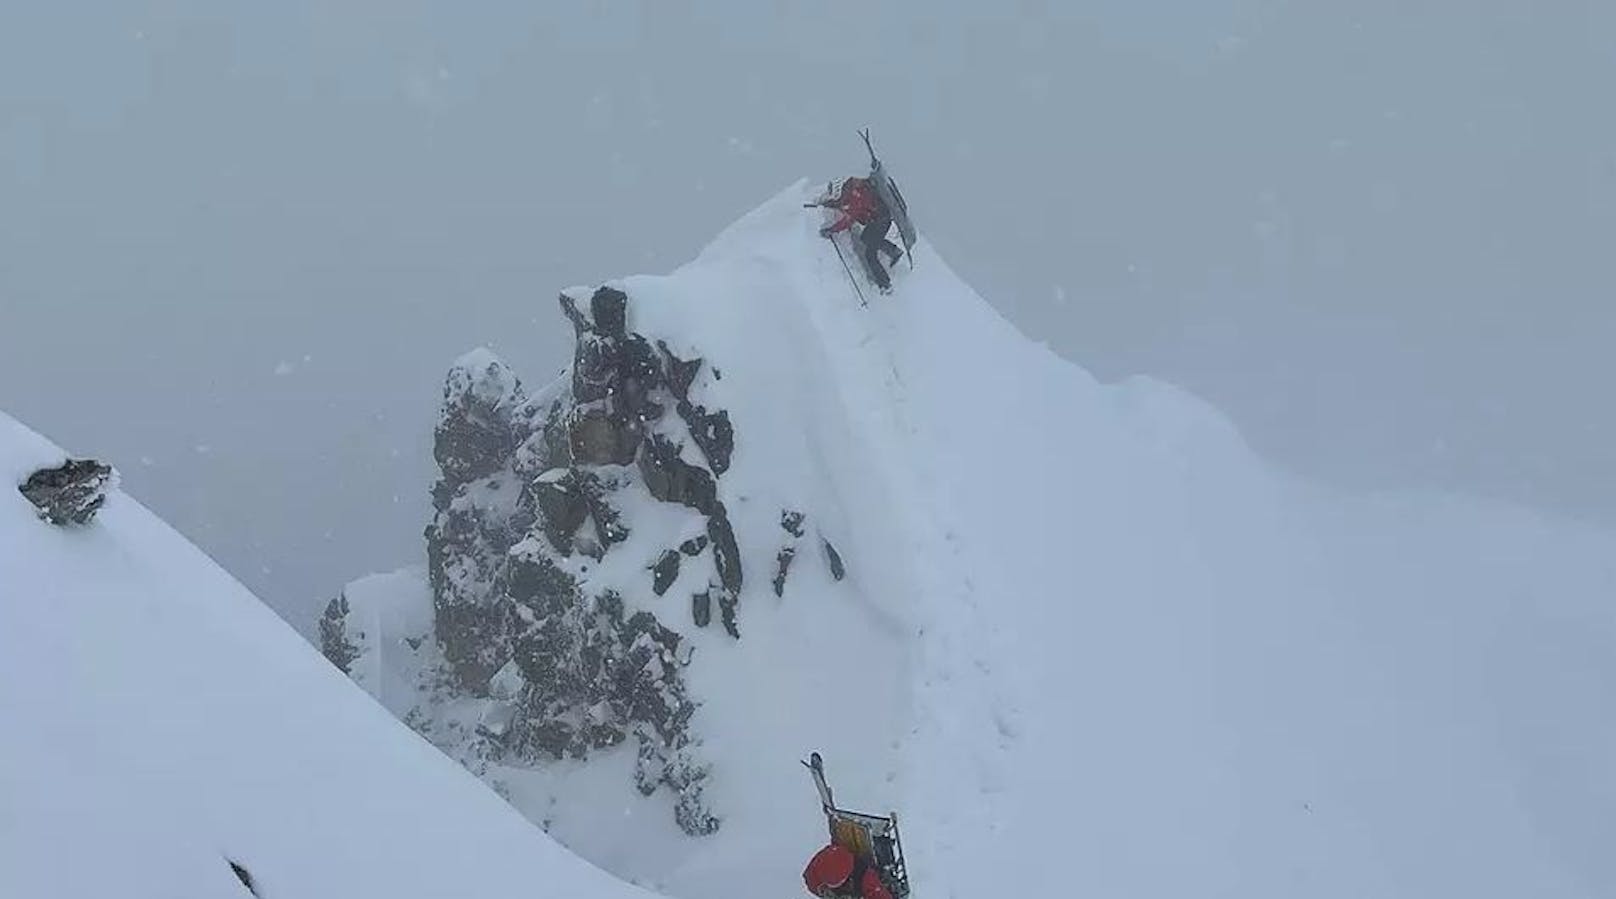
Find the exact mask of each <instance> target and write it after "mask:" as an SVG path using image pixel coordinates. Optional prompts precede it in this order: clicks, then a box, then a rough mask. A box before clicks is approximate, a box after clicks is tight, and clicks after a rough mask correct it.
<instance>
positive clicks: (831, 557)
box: [821, 540, 847, 581]
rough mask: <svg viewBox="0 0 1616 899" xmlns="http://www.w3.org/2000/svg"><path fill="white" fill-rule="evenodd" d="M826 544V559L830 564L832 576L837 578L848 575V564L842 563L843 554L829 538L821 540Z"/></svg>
mask: <svg viewBox="0 0 1616 899" xmlns="http://www.w3.org/2000/svg"><path fill="white" fill-rule="evenodd" d="M821 542H822V543H823V544H824V545H825V561H826V563H827V564H828V565H829V566H830V576H831V577H833V578H835V579H836V580H838V581H839V580H841V579H842V578H844V577H847V566H846V565H844V564H842V554H841V553H839V552H837V551H836V547H835V546H832V545H831V542H830V541H829V540H822V541H821Z"/></svg>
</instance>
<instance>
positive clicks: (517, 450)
mask: <svg viewBox="0 0 1616 899" xmlns="http://www.w3.org/2000/svg"><path fill="white" fill-rule="evenodd" d="M560 305H561V311H562V313H563V314H564V315H565V316H566V317H567V319H568V320H569V321H571V322H572V325H573V328H574V330H575V332H576V336H577V342H576V347H575V351H574V355H573V364H572V369H571V371H570V373H569V375H568V377H566V378H565V379H564V380H563V381H560V382H558V383H557V384H556V385H553V386H552V387H551V388H548V389H547V390H545V391H542V392H541V394H540V395H539V396H536V397H535V396H530V395H529V394H528V393H527V392H526V391H525V390H524V389H523V387H522V385H521V383H520V381H519V380H518V379H517V377H516V376H515V374H514V373H513V372H512V371H511V370H510V369H509V368H508V367H507V366H506V365H505V364H504V363H503V362H501V361H500V360H499V359H497V358H495V357H494V356H493V354H491V353H488V352H486V351H477V352H473V353H470V354H468V355H466V356H464V357H462V358H461V359H460V360H459V361H458V362H457V363H456V364H455V366H454V367H453V368H452V369H451V370H450V372H449V375H448V378H447V379H446V382H445V387H444V394H443V410H442V416H441V421H440V423H439V425H438V427H437V430H436V433H435V437H436V445H435V447H434V452H435V455H436V457H437V460H438V464H439V468H440V472H441V476H440V478H439V480H438V483H437V484H436V485H435V487H434V488H433V492H432V496H433V508H434V516H433V520H432V523H431V524H430V525H429V526H428V527H427V529H426V542H427V562H428V565H427V573H428V580H429V582H430V585H431V589H432V603H433V615H434V618H433V634H434V636H435V638H436V642H437V644H438V648H439V649H440V650H441V656H442V663H441V664H442V668H443V678H442V680H443V682H444V683H446V684H448V685H449V689H451V690H452V691H453V695H455V696H461V697H468V698H477V699H480V700H482V701H483V702H485V703H486V704H487V708H486V709H485V710H484V711H483V712H482V713H481V718H480V720H479V721H478V722H477V726H476V728H475V731H476V733H475V739H476V740H478V741H481V742H480V743H478V745H479V746H481V747H482V748H480V749H478V750H476V751H477V752H478V753H480V754H481V757H483V758H490V759H492V758H497V759H499V760H500V761H501V762H502V763H504V764H535V765H536V764H543V763H544V762H545V761H546V760H549V759H563V758H569V759H583V758H587V757H588V756H589V754H590V753H591V752H595V751H598V750H602V749H606V748H610V747H615V746H619V745H621V744H623V743H625V742H628V741H633V742H634V744H635V745H636V747H637V748H636V759H637V761H636V770H635V775H634V779H635V785H636V787H637V788H638V789H639V790H640V791H641V792H643V793H645V794H647V795H652V794H655V793H656V792H657V791H659V790H662V789H664V788H665V789H667V790H668V791H670V792H671V794H672V795H673V796H674V797H675V810H674V816H675V819H676V821H677V822H678V824H679V826H680V827H681V828H683V829H684V830H686V831H687V832H689V833H692V834H702V833H710V832H712V831H713V830H714V829H716V828H717V827H718V825H719V820H718V816H717V815H715V814H714V813H713V811H712V810H711V809H709V808H707V806H706V805H705V803H704V800H703V793H704V790H703V786H704V783H705V779H706V777H707V767H706V765H705V763H703V762H702V761H701V759H700V741H699V739H698V738H697V737H696V735H695V734H693V733H691V731H690V721H691V718H692V715H693V714H694V712H695V708H696V703H695V701H694V700H693V699H692V697H690V696H689V695H688V694H687V692H686V690H685V686H684V679H683V674H682V669H683V667H684V666H685V665H686V664H687V663H688V661H689V651H688V649H686V650H684V651H683V652H681V649H682V644H681V638H680V636H679V634H678V633H677V632H676V631H675V630H673V629H672V628H669V627H667V626H666V624H665V623H664V621H662V620H659V618H658V616H659V615H664V616H678V617H682V616H684V615H689V616H690V618H689V619H688V620H689V621H690V622H692V623H693V624H694V625H695V626H697V627H705V626H707V625H708V624H709V623H710V622H711V620H712V618H713V611H714V610H713V604H714V603H715V602H716V604H717V606H718V609H717V613H718V617H719V619H720V621H721V622H722V624H723V627H724V628H725V630H726V631H727V632H728V633H729V634H731V635H733V636H739V633H740V630H739V621H738V614H739V597H740V593H741V587H742V584H743V580H744V578H743V572H742V559H741V553H740V549H739V547H738V546H737V544H736V539H735V533H734V529H733V526H732V525H731V524H730V521H729V516H728V512H727V510H726V509H725V506H724V501H723V499H722V497H721V490H720V483H719V479H720V477H721V476H722V475H723V473H724V471H726V470H727V469H728V467H729V463H730V460H731V457H732V456H733V454H734V451H735V434H734V429H733V427H732V426H731V424H730V420H729V415H728V413H727V412H725V411H724V410H721V409H719V410H714V409H709V408H707V407H706V406H704V405H702V404H701V403H699V402H696V401H695V400H694V399H693V396H695V395H697V394H698V391H697V390H696V389H695V388H696V385H697V382H698V379H700V378H701V377H703V376H704V375H703V371H704V367H705V362H704V361H703V360H702V359H699V358H697V359H688V360H687V359H680V358H678V357H677V356H675V355H674V354H673V353H672V352H670V351H669V350H668V348H667V346H666V345H665V344H658V345H655V346H653V345H652V343H651V342H650V341H648V340H647V339H646V338H645V337H644V336H642V335H640V334H637V333H635V332H634V331H633V330H632V328H631V319H632V316H631V311H632V309H631V304H630V298H629V297H628V295H627V294H625V293H623V292H622V291H621V290H617V289H615V288H611V287H604V288H601V289H599V290H597V291H595V292H594V293H593V295H592V296H590V297H589V299H588V302H587V303H581V302H579V301H578V300H576V299H574V298H572V297H569V296H565V295H563V296H562V297H561V301H560ZM584 306H587V311H585V309H583V308H581V307H584ZM714 374H715V375H716V373H714ZM669 410H676V411H677V414H676V415H675V414H669ZM657 502H660V503H665V504H668V505H669V506H672V507H676V508H679V509H682V510H684V511H682V512H681V513H680V514H683V515H687V516H689V518H690V524H689V525H688V526H685V527H684V528H683V532H682V533H679V534H678V535H677V536H676V537H673V538H672V539H670V540H669V541H668V542H667V543H666V544H665V545H662V546H660V547H654V548H653V550H652V552H651V555H650V556H649V557H648V558H639V559H628V558H624V559H622V560H621V561H620V562H614V561H612V560H614V559H618V557H619V556H620V555H621V554H622V553H625V552H629V550H627V549H624V548H620V547H623V545H624V541H625V540H626V539H627V538H628V536H629V533H630V528H631V527H633V526H634V522H632V521H628V520H626V518H625V516H624V515H623V514H622V511H621V510H622V509H625V508H640V507H643V506H644V505H645V504H646V503H653V504H654V503H657ZM661 520H663V521H664V522H666V521H669V520H672V521H677V516H675V517H674V518H673V519H666V518H665V517H664V518H663V519H661ZM663 526H664V527H666V526H667V525H666V524H664V525H663ZM659 533H660V532H659ZM645 542H646V541H644V540H641V541H637V542H636V543H635V544H634V545H635V546H636V547H637V548H636V549H635V550H633V551H634V552H636V553H644V552H645V551H646V549H645ZM705 556H710V559H708V558H704V557H705ZM608 563H610V564H608ZM601 570H604V571H620V570H633V571H638V572H641V574H640V575H639V577H640V578H645V577H646V575H645V574H644V572H646V571H649V575H650V576H649V581H650V583H649V584H648V585H647V583H646V581H645V580H638V581H637V582H631V583H623V584H619V585H614V586H604V587H602V586H594V587H591V586H589V585H590V584H591V583H595V582H597V581H596V580H594V579H592V575H591V574H590V572H593V571H601ZM680 584H686V585H687V586H686V587H684V588H683V591H682V595H683V596H688V597H689V598H690V606H689V607H688V611H686V607H685V606H684V605H683V603H682V602H680V603H677V604H672V605H668V606H656V605H648V604H647V602H646V600H652V599H654V597H660V596H663V595H664V594H667V593H669V592H670V591H675V590H676V588H678V586H679V585H680ZM647 586H649V587H650V590H649V591H647V590H646V587H647ZM619 588H621V589H622V590H624V591H630V590H632V591H633V592H634V593H635V594H636V595H635V596H633V597H631V599H633V600H634V601H633V602H626V601H625V599H624V595H623V594H622V593H619V592H617V590H618V589H619ZM652 609H655V611H654V612H653V611H652ZM347 617H348V605H347V603H346V601H345V600H344V598H343V597H341V596H339V597H338V598H337V599H335V600H333V601H332V602H331V604H330V605H328V606H327V608H326V613H325V615H324V616H323V617H322V618H321V621H320V634H321V644H322V649H323V651H324V652H325V653H326V655H327V657H328V658H330V659H331V660H332V662H333V663H335V664H337V666H338V667H339V668H342V669H344V670H348V669H349V668H350V667H352V665H353V662H354V659H355V658H356V657H357V656H358V655H359V654H360V652H361V651H362V650H361V649H358V648H356V647H355V644H354V634H352V633H350V631H349V630H348V626H347V621H346V619H347Z"/></svg>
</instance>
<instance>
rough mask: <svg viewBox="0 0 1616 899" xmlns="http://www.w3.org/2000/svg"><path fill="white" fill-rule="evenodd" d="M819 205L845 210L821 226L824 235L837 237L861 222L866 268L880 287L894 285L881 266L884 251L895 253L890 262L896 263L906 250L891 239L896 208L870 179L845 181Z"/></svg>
mask: <svg viewBox="0 0 1616 899" xmlns="http://www.w3.org/2000/svg"><path fill="white" fill-rule="evenodd" d="M816 205H819V206H825V207H828V208H830V209H836V210H839V211H840V212H841V213H842V214H841V215H840V216H838V217H837V218H836V221H834V222H832V223H831V224H829V225H827V226H825V227H824V228H821V229H819V236H820V237H833V236H835V234H836V232H838V231H845V230H847V229H848V228H851V227H852V226H853V224H854V223H855V222H856V223H857V224H858V225H859V226H860V230H859V233H858V240H859V244H860V246H861V248H862V250H863V255H864V268H865V269H866V270H867V271H868V272H869V273H870V278H871V279H873V280H874V281H875V285H876V286H877V287H879V288H881V289H882V290H888V289H890V288H891V287H892V279H891V278H890V277H888V275H887V273H886V269H884V268H882V267H881V258H880V254H881V253H883V252H884V253H886V254H887V255H888V256H890V257H891V262H890V263H889V264H890V265H896V264H897V262H898V260H899V259H901V258H903V251H902V250H900V249H898V245H897V244H895V243H893V242H892V241H890V240H887V232H888V231H889V230H891V228H892V211H891V210H889V209H887V205H886V204H885V203H883V202H881V195H880V193H879V192H877V191H876V189H875V185H874V184H872V183H870V179H868V178H848V179H847V180H846V181H843V182H842V187H841V190H839V191H837V193H836V195H835V196H833V197H830V198H828V199H824V200H820V201H819V203H817V204H816Z"/></svg>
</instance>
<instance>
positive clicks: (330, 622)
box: [320, 593, 359, 674]
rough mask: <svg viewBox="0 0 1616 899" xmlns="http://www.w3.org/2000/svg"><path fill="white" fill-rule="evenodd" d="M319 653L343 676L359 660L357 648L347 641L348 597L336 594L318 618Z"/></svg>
mask: <svg viewBox="0 0 1616 899" xmlns="http://www.w3.org/2000/svg"><path fill="white" fill-rule="evenodd" d="M320 652H321V653H323V654H324V655H325V657H326V658H327V659H330V660H331V664H333V665H335V666H337V668H338V669H339V670H340V671H342V673H343V674H347V673H349V670H350V668H351V666H352V665H353V663H354V659H357V658H359V648H358V647H357V646H355V645H354V644H353V641H351V640H349V639H348V597H347V596H345V595H343V594H340V593H339V594H337V598H336V599H333V600H331V602H330V603H328V604H327V605H326V607H325V614H323V615H321V616H320Z"/></svg>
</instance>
